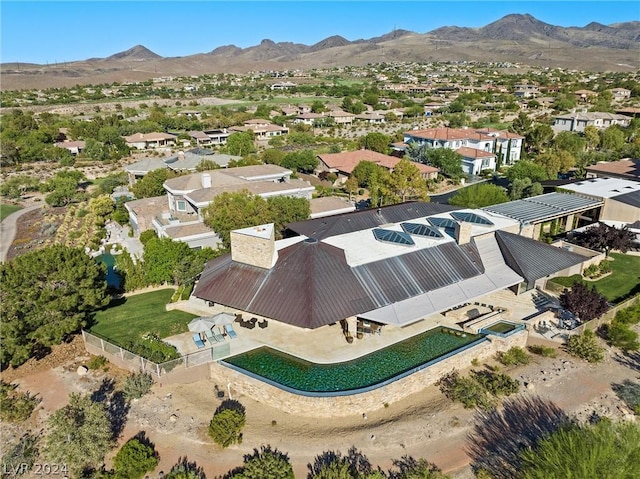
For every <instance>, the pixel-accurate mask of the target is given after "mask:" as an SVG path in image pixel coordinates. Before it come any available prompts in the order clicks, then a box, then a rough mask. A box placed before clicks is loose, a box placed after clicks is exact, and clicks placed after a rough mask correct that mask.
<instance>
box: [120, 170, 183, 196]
mask: <svg viewBox="0 0 640 479" xmlns="http://www.w3.org/2000/svg"><path fill="white" fill-rule="evenodd" d="M176 176H178V174H177V173H176V172H174V171H173V170H170V169H169V168H159V169H157V170H153V171H150V172H149V173H147V174H146V175H144V177H142V178H141V179H139V180H138V181H136V183H135V184H134V185H133V187H132V188H131V191H132V192H133V194H134V195H136V198H138V199H141V198H152V197H154V196H162V195H164V194H166V190H165V189H164V186H163V184H164V182H165V181H167V180H168V179H169V178H175V177H176Z"/></svg>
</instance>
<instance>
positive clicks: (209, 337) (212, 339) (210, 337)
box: [204, 329, 218, 344]
mask: <svg viewBox="0 0 640 479" xmlns="http://www.w3.org/2000/svg"><path fill="white" fill-rule="evenodd" d="M204 334H205V335H206V336H207V341H209V343H210V344H214V343H217V342H218V339H217V338H216V337H215V336H214V335H213V333H212V332H211V330H210V329H207V330H206V331H205V332H204Z"/></svg>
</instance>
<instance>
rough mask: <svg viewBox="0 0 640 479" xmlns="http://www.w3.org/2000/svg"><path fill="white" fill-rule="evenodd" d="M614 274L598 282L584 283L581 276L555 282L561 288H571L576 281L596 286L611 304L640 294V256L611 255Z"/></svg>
mask: <svg viewBox="0 0 640 479" xmlns="http://www.w3.org/2000/svg"><path fill="white" fill-rule="evenodd" d="M610 257H611V258H612V259H613V261H612V262H611V270H612V273H611V274H610V275H609V276H606V277H604V278H602V279H599V280H597V281H584V280H583V279H581V276H580V275H574V276H569V277H563V276H561V277H558V278H554V279H552V280H551V281H553V282H554V283H556V284H559V285H561V286H571V285H572V284H573V283H575V282H576V281H582V282H583V283H584V284H586V285H588V286H591V285H595V287H596V289H597V290H598V292H599V293H600V294H602V295H603V296H604V297H605V298H607V301H609V302H610V303H619V302H620V301H623V300H624V299H626V298H627V297H629V296H631V295H633V294H636V293H638V292H640V256H629V255H624V254H620V253H611V254H610Z"/></svg>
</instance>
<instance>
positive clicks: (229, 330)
mask: <svg viewBox="0 0 640 479" xmlns="http://www.w3.org/2000/svg"><path fill="white" fill-rule="evenodd" d="M224 330H225V331H226V332H227V334H228V335H229V337H230V338H231V339H235V338H237V337H238V335H237V334H236V332H235V331H234V330H233V326H231V325H230V324H225V325H224Z"/></svg>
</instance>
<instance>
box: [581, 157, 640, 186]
mask: <svg viewBox="0 0 640 479" xmlns="http://www.w3.org/2000/svg"><path fill="white" fill-rule="evenodd" d="M585 169H586V170H587V177H604V178H623V179H627V180H636V181H640V159H624V160H618V161H601V162H598V163H596V164H595V165H591V166H587V167H586V168H585Z"/></svg>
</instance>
